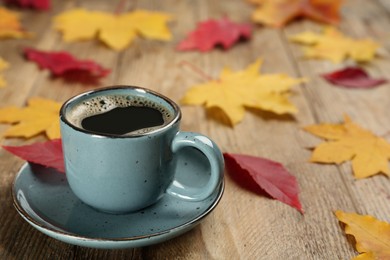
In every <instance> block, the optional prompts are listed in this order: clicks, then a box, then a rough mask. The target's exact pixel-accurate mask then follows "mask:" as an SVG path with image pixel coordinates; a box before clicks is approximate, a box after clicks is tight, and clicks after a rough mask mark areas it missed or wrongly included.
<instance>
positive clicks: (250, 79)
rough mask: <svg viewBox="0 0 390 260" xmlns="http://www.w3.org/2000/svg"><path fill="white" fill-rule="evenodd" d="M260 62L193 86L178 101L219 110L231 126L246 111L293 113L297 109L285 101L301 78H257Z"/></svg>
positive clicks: (226, 72)
mask: <svg viewBox="0 0 390 260" xmlns="http://www.w3.org/2000/svg"><path fill="white" fill-rule="evenodd" d="M260 65H261V60H257V61H256V62H254V63H253V64H251V65H249V66H248V67H247V68H246V69H245V70H242V71H237V72H233V71H231V70H230V69H227V68H225V69H224V70H223V71H222V72H221V75H220V79H218V80H211V81H209V82H206V83H203V84H200V85H196V86H193V87H192V88H191V89H190V90H188V91H187V93H186V94H185V96H184V98H183V99H182V100H181V103H182V104H185V105H204V106H205V107H206V108H212V107H218V108H220V109H221V110H222V111H223V112H224V113H225V114H226V115H227V116H228V118H229V120H230V122H231V124H232V125H235V124H237V123H239V122H240V121H241V120H242V119H243V117H244V113H245V108H255V109H261V110H266V111H270V112H274V113H276V114H285V113H288V114H293V113H296V112H297V109H296V107H295V106H294V105H293V104H291V103H290V101H289V100H288V97H289V94H290V93H289V90H290V89H291V88H292V86H294V85H296V84H299V83H301V82H303V79H294V78H290V77H289V76H287V75H284V74H271V75H260V74H259V69H260Z"/></svg>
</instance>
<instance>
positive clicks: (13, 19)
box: [0, 7, 31, 39]
mask: <svg viewBox="0 0 390 260" xmlns="http://www.w3.org/2000/svg"><path fill="white" fill-rule="evenodd" d="M29 36H31V34H29V33H27V32H26V31H24V30H23V28H22V25H21V24H20V21H19V14H18V13H16V12H12V11H10V10H8V9H6V8H4V7H0V39H1V38H26V37H29Z"/></svg>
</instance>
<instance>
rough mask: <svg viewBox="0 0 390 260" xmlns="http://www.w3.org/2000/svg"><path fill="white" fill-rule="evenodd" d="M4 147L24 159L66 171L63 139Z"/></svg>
mask: <svg viewBox="0 0 390 260" xmlns="http://www.w3.org/2000/svg"><path fill="white" fill-rule="evenodd" d="M3 148H4V149H5V150H7V151H8V152H10V153H12V154H14V155H16V156H18V157H20V158H22V159H23V160H26V161H28V162H32V163H36V164H40V165H43V166H46V167H51V168H54V169H57V170H58V171H59V172H62V173H65V164H64V155H63V152H62V142H61V139H54V140H50V141H46V142H43V143H34V144H31V145H23V146H3Z"/></svg>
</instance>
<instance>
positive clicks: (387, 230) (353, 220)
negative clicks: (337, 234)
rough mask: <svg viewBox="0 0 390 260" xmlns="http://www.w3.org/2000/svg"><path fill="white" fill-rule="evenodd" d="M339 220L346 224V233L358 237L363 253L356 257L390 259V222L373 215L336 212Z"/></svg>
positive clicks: (360, 251)
mask: <svg viewBox="0 0 390 260" xmlns="http://www.w3.org/2000/svg"><path fill="white" fill-rule="evenodd" d="M335 214H336V217H337V218H338V220H339V221H341V222H343V223H345V224H346V227H345V233H347V234H349V235H352V236H354V237H355V239H356V249H357V251H358V252H359V253H361V254H360V255H359V256H358V257H356V258H354V259H383V260H384V259H390V224H389V223H387V222H384V221H379V220H377V219H376V218H374V217H372V216H368V215H366V216H362V215H358V214H355V213H345V212H343V211H341V210H338V211H336V212H335Z"/></svg>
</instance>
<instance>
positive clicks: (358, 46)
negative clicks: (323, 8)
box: [290, 27, 379, 63]
mask: <svg viewBox="0 0 390 260" xmlns="http://www.w3.org/2000/svg"><path fill="white" fill-rule="evenodd" d="M290 40H291V41H293V42H296V43H300V44H304V45H307V46H306V48H304V49H303V52H304V56H305V57H306V58H318V59H327V60H330V61H332V62H334V63H340V62H342V61H343V60H345V59H347V58H351V59H353V60H355V61H357V62H369V61H371V60H372V59H373V58H374V56H375V54H376V51H377V50H378V48H379V44H378V43H376V42H375V41H373V40H371V39H362V40H355V39H352V38H350V37H347V36H345V35H343V34H342V33H341V32H339V31H337V30H336V29H334V28H331V27H328V28H325V29H324V32H323V33H322V34H317V33H313V32H303V33H299V34H296V35H293V36H291V37H290Z"/></svg>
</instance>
